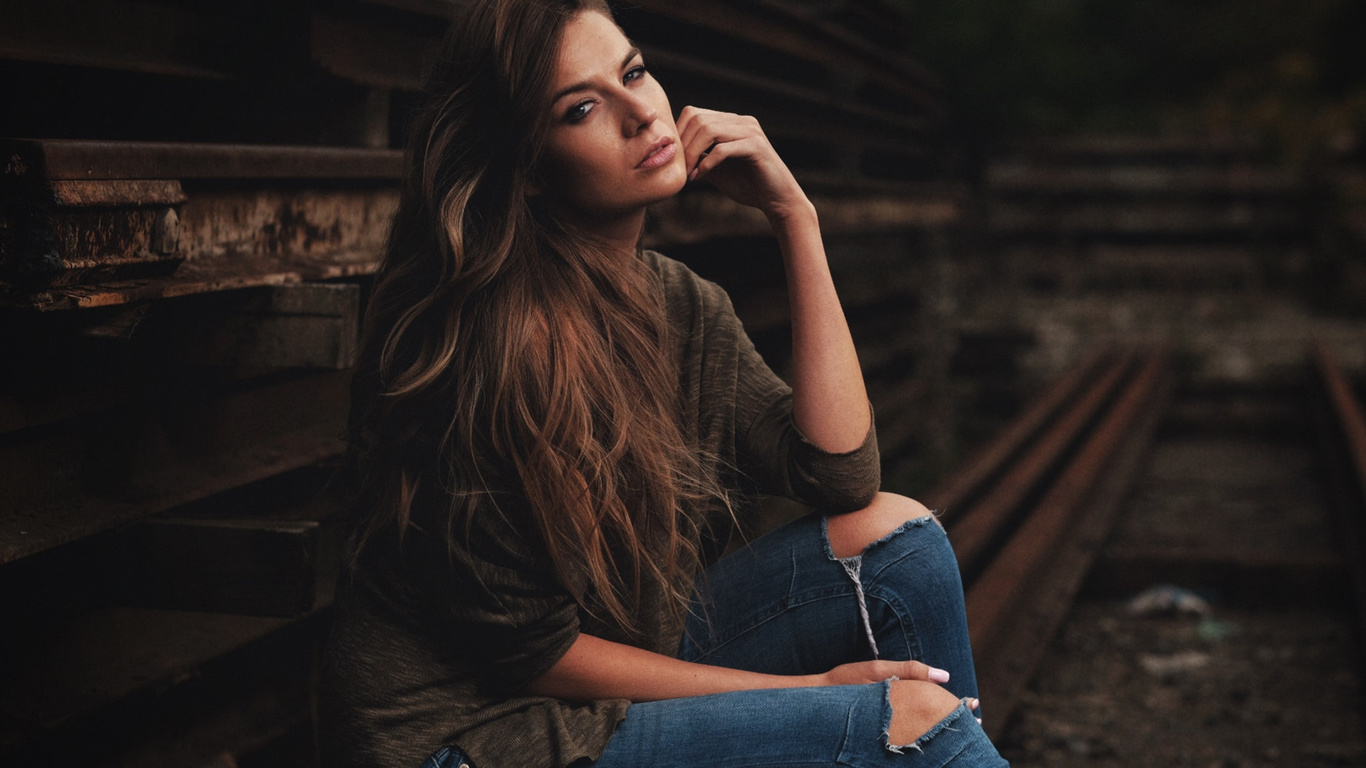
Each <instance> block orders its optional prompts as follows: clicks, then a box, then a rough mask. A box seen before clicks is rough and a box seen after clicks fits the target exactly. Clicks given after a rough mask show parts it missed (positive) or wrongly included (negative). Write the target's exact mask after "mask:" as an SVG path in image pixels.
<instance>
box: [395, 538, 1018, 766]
mask: <svg viewBox="0 0 1366 768" xmlns="http://www.w3.org/2000/svg"><path fill="white" fill-rule="evenodd" d="M698 594H699V597H698V600H697V603H696V605H695V606H694V610H693V613H692V616H691V617H690V619H689V622H688V626H687V632H686V634H685V636H684V638H683V642H682V644H681V647H680V649H679V657H680V658H683V659H687V660H690V661H699V662H703V663H706V664H713V665H717V666H726V667H733V668H737V669H748V670H752V671H756V672H767V673H771V674H784V675H798V674H816V673H820V672H825V671H827V670H829V669H830V668H831V667H834V666H837V665H839V664H843V663H846V662H850V661H860V660H865V659H872V658H875V657H877V658H884V659H893V660H903V659H917V660H920V661H923V662H925V663H926V664H929V665H931V666H935V667H939V668H941V669H946V670H948V671H949V673H950V680H949V683H948V685H947V686H946V687H947V688H948V689H949V690H950V691H952V692H953V693H954V694H955V695H957V696H959V697H963V698H966V697H976V696H977V679H976V675H975V674H974V672H973V666H972V650H971V648H970V647H969V645H968V631H967V622H966V616H965V614H964V602H963V587H962V582H961V581H960V579H959V575H958V564H957V560H956V559H955V558H954V555H953V549H952V548H951V547H950V546H949V543H948V538H947V537H946V536H945V534H944V531H943V529H942V528H940V527H939V526H938V525H937V524H936V523H935V522H934V520H932V519H931V518H928V517H927V518H923V519H920V520H913V521H911V522H908V523H906V524H905V525H903V526H901V527H900V528H898V529H897V530H896V531H893V532H892V533H890V534H888V535H887V536H885V537H883V538H882V539H880V540H879V541H877V542H875V543H873V544H872V545H870V546H869V547H868V548H867V549H865V550H864V552H863V554H862V555H860V556H858V557H855V558H846V559H845V560H839V559H838V558H836V557H835V556H834V555H833V554H832V553H831V551H830V545H829V542H828V538H827V536H826V532H825V519H824V518H823V517H820V516H817V515H812V516H808V517H805V518H802V519H801V520H798V521H796V522H794V523H791V524H789V525H786V526H784V527H782V528H780V529H778V530H776V531H774V532H772V533H770V534H768V535H766V536H763V537H760V538H759V539H757V540H755V541H754V542H752V543H751V544H750V545H749V546H747V547H744V548H742V549H740V550H739V551H737V552H735V553H733V554H731V555H729V556H728V557H726V558H725V559H723V560H721V561H720V562H718V563H716V564H715V565H713V566H712V567H711V568H709V569H707V572H706V574H705V575H704V577H703V578H702V579H701V580H700V581H699V587H698ZM874 648H876V655H875V652H874ZM889 690H890V684H889V683H875V684H871V685H857V686H831V687H822V688H795V689H783V690H764V691H739V692H735V693H722V694H716V695H713V696H699V697H694V698H686V699H672V700H668V701H655V702H645V703H640V704H633V705H631V706H630V708H629V709H628V710H627V714H626V719H625V721H623V722H622V723H621V725H620V726H618V728H617V730H616V733H615V734H613V736H612V740H611V742H610V743H609V744H608V746H607V751H606V752H605V753H604V754H603V755H602V757H601V758H600V759H599V760H598V761H597V762H595V763H594V764H593V768H671V767H672V766H679V767H680V768H681V767H682V766H688V767H689V768H691V767H692V766H696V765H707V766H714V767H717V768H742V767H745V766H764V768H778V766H851V767H855V768H857V767H861V766H869V767H870V768H871V767H873V766H906V767H907V768H909V767H911V766H925V767H926V768H931V767H933V766H944V765H952V766H955V768H1000V767H1001V766H1006V765H1007V763H1006V762H1005V760H1003V759H1002V758H1001V757H1000V755H999V754H997V752H996V749H995V748H994V747H993V746H992V745H991V742H990V741H989V740H988V739H987V737H986V734H985V733H984V732H983V731H982V728H981V726H980V725H978V723H977V720H976V718H975V717H974V714H977V715H979V716H980V713H973V712H970V711H969V710H968V709H967V707H966V705H959V707H958V708H957V709H956V710H954V712H953V713H951V714H950V715H949V716H948V717H946V718H944V720H942V721H941V722H940V723H939V724H938V725H936V726H935V727H934V728H932V729H931V730H930V731H929V732H928V733H926V734H925V735H924V736H921V737H920V738H919V739H917V740H916V742H915V743H914V744H912V745H890V744H888V741H887V729H888V725H889V724H890V723H891V717H892V708H891V704H890V703H889V700H888V692H889ZM433 761H435V762H433ZM463 762H465V761H464V760H463V759H462V756H461V755H460V754H459V752H458V751H456V750H451V749H445V750H441V751H438V752H437V753H436V754H435V755H433V756H432V757H431V758H429V759H428V761H427V763H424V764H423V766H422V768H460V766H461V764H462V763H463ZM472 768H478V767H477V766H473V767H472Z"/></svg>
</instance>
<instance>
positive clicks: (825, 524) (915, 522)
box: [821, 510, 939, 562]
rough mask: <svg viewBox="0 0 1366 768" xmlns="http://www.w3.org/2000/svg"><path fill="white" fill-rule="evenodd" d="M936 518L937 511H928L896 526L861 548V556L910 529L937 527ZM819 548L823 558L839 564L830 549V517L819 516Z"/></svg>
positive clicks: (937, 515)
mask: <svg viewBox="0 0 1366 768" xmlns="http://www.w3.org/2000/svg"><path fill="white" fill-rule="evenodd" d="M938 517H939V512H938V511H936V510H930V513H929V514H928V515H925V516H924V517H916V518H912V519H910V520H907V521H906V522H904V523H902V524H901V525H898V526H897V527H895V528H893V529H892V530H891V531H889V532H888V533H887V534H886V535H885V536H883V537H882V538H880V539H878V540H877V541H874V542H873V543H871V544H869V545H868V546H866V547H864V548H863V552H862V553H861V554H865V555H866V554H868V552H869V551H870V550H871V549H872V548H873V547H876V546H878V545H879V544H882V543H883V542H885V541H889V540H891V539H892V538H894V537H896V536H897V535H898V534H901V533H904V532H906V531H908V530H910V529H912V528H920V527H922V526H926V525H931V524H935V525H937V524H938V523H937V522H936V520H937V518H938ZM821 546H823V547H824V548H825V556H826V557H827V558H829V559H830V560H834V561H835V562H839V560H840V559H839V558H838V557H835V551H834V550H833V549H831V548H830V516H829V515H821ZM858 556H859V555H854V557H858Z"/></svg>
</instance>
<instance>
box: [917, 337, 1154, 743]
mask: <svg viewBox="0 0 1366 768" xmlns="http://www.w3.org/2000/svg"><path fill="white" fill-rule="evenodd" d="M1168 390H1169V385H1168V383H1167V375H1166V353H1165V351H1162V350H1158V351H1152V352H1147V353H1139V352H1136V351H1124V352H1119V353H1115V354H1107V355H1102V356H1099V357H1097V358H1094V359H1092V360H1089V361H1087V362H1085V363H1083V364H1081V365H1079V366H1078V367H1077V368H1075V369H1074V370H1073V371H1071V372H1070V373H1068V374H1066V375H1064V376H1063V377H1062V378H1061V379H1060V380H1059V381H1058V382H1057V383H1056V384H1055V385H1054V386H1053V387H1052V388H1051V389H1050V390H1048V391H1047V392H1045V393H1044V395H1043V396H1041V397H1040V398H1039V399H1038V400H1037V401H1036V402H1035V403H1034V404H1033V405H1032V406H1031V407H1029V408H1028V409H1026V411H1025V412H1024V414H1023V415H1021V417H1020V418H1019V419H1017V420H1016V422H1015V423H1014V424H1012V425H1011V426H1010V427H1008V428H1007V429H1006V430H1004V431H1003V432H1002V433H1001V435H1000V436H999V437H998V438H997V439H996V440H995V441H994V442H993V443H991V444H990V445H988V446H987V447H986V448H985V449H984V450H983V451H982V453H981V454H979V458H978V459H977V460H976V461H975V462H973V463H971V464H969V465H968V466H967V467H965V468H964V469H963V470H961V471H960V472H959V473H957V474H955V475H953V476H951V477H950V478H949V479H948V480H946V481H945V482H944V483H943V484H942V485H941V486H940V488H938V489H936V490H935V491H932V492H931V493H930V494H929V495H928V496H927V498H928V499H929V502H930V503H931V504H932V505H934V506H941V505H947V504H949V503H955V504H958V505H959V506H958V509H957V510H956V511H955V510H953V509H952V508H948V509H946V512H948V513H949V514H948V516H947V518H946V525H947V526H948V530H949V537H950V540H951V541H952V542H953V544H954V549H955V551H956V552H957V553H958V554H959V559H960V566H961V568H962V570H963V574H964V584H965V589H966V594H967V612H968V626H969V629H970V632H971V634H972V645H973V651H974V654H975V656H976V661H977V667H978V682H979V687H980V689H981V692H982V698H983V700H984V701H987V702H989V706H990V710H989V714H988V718H989V719H988V720H987V723H986V725H987V730H988V733H991V734H992V735H997V734H999V733H1000V732H1001V731H1002V729H1003V728H1004V727H1005V725H1006V723H1007V722H1008V720H1009V718H1010V715H1011V713H1012V711H1013V709H1014V707H1015V705H1016V701H1017V699H1018V696H1019V694H1020V692H1021V690H1022V689H1023V686H1024V684H1025V683H1026V682H1027V681H1028V679H1029V677H1030V675H1031V674H1032V673H1033V670H1034V668H1035V667H1036V666H1037V664H1038V663H1039V660H1040V659H1041V658H1042V655H1043V653H1044V651H1045V650H1046V648H1047V646H1048V642H1049V640H1050V639H1051V638H1052V636H1053V635H1054V634H1055V633H1056V631H1057V628H1058V627H1059V626H1060V624H1061V621H1062V619H1063V618H1064V617H1065V616H1066V614H1067V612H1068V610H1069V608H1070V606H1071V604H1072V601H1073V599H1074V598H1075V596H1076V593H1077V591H1078V590H1079V589H1080V586H1081V583H1082V580H1083V579H1084V578H1085V576H1086V573H1087V571H1088V570H1089V569H1090V566H1091V564H1092V563H1093V562H1094V560H1095V558H1096V555H1097V553H1098V551H1099V548H1100V545H1101V544H1102V543H1103V541H1104V539H1105V537H1106V536H1107V535H1108V533H1109V530H1110V528H1111V527H1112V525H1113V521H1114V516H1115V513H1116V511H1117V509H1118V506H1119V502H1120V500H1121V499H1122V497H1123V496H1124V494H1125V493H1126V492H1127V489H1128V487H1129V484H1130V482H1131V481H1132V479H1133V477H1134V475H1135V472H1136V470H1137V466H1138V462H1139V459H1140V457H1141V456H1142V454H1143V452H1144V450H1146V446H1147V445H1148V443H1149V442H1150V441H1151V439H1152V435H1153V432H1154V430H1155V428H1156V425H1157V423H1158V421H1159V419H1160V416H1161V413H1162V410H1163V409H1164V407H1165V403H1166V401H1167V398H1168V396H1169V395H1168Z"/></svg>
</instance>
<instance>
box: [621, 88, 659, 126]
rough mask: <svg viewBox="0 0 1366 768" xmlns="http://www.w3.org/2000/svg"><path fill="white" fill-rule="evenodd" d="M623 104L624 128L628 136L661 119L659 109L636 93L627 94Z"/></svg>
mask: <svg viewBox="0 0 1366 768" xmlns="http://www.w3.org/2000/svg"><path fill="white" fill-rule="evenodd" d="M623 106H624V115H623V117H624V120H623V124H622V128H623V129H624V130H625V132H626V135H627V136H634V135H636V134H637V133H640V132H641V131H643V130H645V129H646V128H648V127H650V125H651V124H652V123H653V122H654V121H656V120H658V119H659V111H658V110H656V109H655V108H654V105H653V104H651V103H650V102H648V101H646V100H644V99H642V98H639V97H638V96H636V95H635V94H627V95H626V96H625V101H624V102H623Z"/></svg>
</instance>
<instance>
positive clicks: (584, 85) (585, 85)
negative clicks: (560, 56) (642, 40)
mask: <svg viewBox="0 0 1366 768" xmlns="http://www.w3.org/2000/svg"><path fill="white" fill-rule="evenodd" d="M639 55H640V49H639V48H635V47H632V48H631V50H629V51H627V52H626V58H624V59H622V60H621V68H622V69H626V67H627V66H629V65H630V63H631V60H632V59H634V58H635V57H637V56H639ZM592 87H593V84H592V83H590V82H589V81H587V80H583V81H581V82H577V83H574V84H573V85H571V86H568V87H567V88H564V89H563V90H561V91H560V92H558V93H556V94H555V98H553V99H551V100H550V103H551V104H554V103H555V102H557V101H559V100H560V99H563V98H564V97H565V96H568V95H569V94H571V93H573V92H574V91H586V90H588V89H589V88H592Z"/></svg>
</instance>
